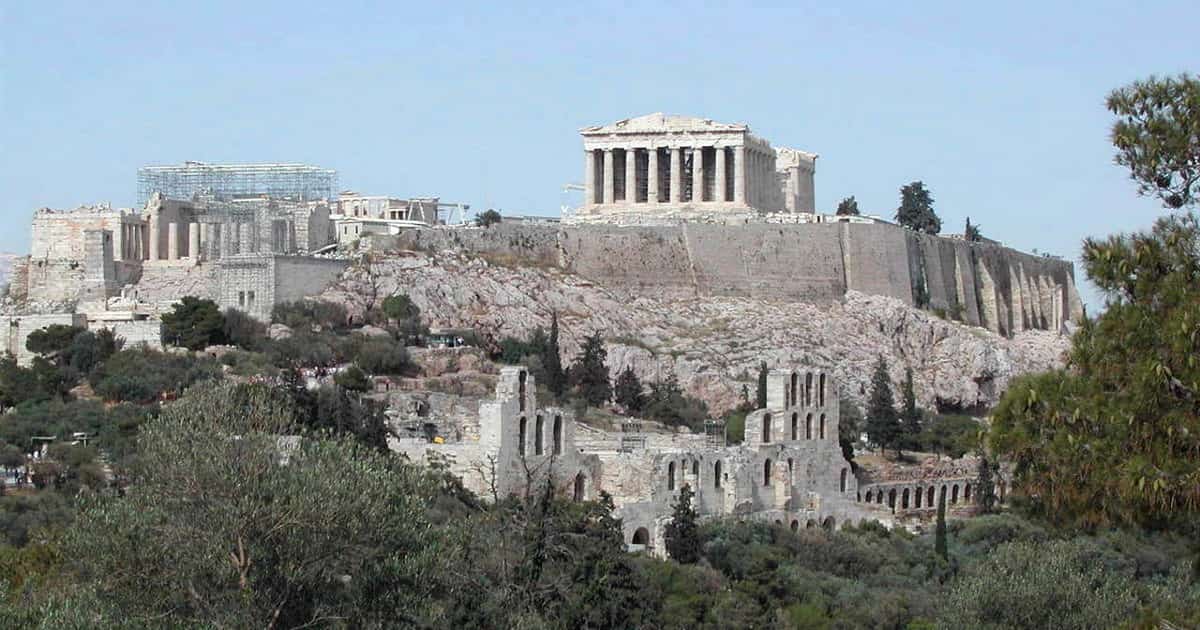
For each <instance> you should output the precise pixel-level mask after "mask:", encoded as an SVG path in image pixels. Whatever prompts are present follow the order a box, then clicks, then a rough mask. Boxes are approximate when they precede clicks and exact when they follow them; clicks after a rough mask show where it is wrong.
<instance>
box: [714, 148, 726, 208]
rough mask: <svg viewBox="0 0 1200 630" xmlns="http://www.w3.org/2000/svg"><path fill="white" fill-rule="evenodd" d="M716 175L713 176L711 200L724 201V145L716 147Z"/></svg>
mask: <svg viewBox="0 0 1200 630" xmlns="http://www.w3.org/2000/svg"><path fill="white" fill-rule="evenodd" d="M716 151H717V164H716V166H715V169H716V173H715V175H716V177H714V178H713V182H714V184H713V201H721V202H724V201H726V197H725V147H717V148H716Z"/></svg>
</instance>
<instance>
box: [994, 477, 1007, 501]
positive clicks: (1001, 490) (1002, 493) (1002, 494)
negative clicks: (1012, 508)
mask: <svg viewBox="0 0 1200 630" xmlns="http://www.w3.org/2000/svg"><path fill="white" fill-rule="evenodd" d="M996 486H997V487H998V488H1000V492H999V493H997V496H996V498H997V499H998V500H999V502H1000V503H1004V490H1005V487H1004V482H1003V481H1001V482H1000V483H998V484H996Z"/></svg>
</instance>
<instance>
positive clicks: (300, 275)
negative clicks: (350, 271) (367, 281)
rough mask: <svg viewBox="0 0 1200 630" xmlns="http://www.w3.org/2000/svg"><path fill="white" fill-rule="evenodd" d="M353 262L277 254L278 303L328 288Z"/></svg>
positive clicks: (276, 294)
mask: <svg viewBox="0 0 1200 630" xmlns="http://www.w3.org/2000/svg"><path fill="white" fill-rule="evenodd" d="M349 265H350V261H348V260H333V259H328V258H308V257H304V256H277V257H275V303H278V302H288V301H292V300H299V299H300V298H304V297H308V296H310V295H316V294H318V293H320V292H321V291H324V290H325V287H328V286H329V285H330V284H332V283H333V281H334V280H337V279H338V277H339V276H341V275H342V272H343V271H345V270H346V267H348V266H349Z"/></svg>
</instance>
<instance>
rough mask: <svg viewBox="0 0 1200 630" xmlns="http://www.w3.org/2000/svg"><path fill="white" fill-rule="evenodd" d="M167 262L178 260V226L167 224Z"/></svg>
mask: <svg viewBox="0 0 1200 630" xmlns="http://www.w3.org/2000/svg"><path fill="white" fill-rule="evenodd" d="M167 260H179V224H178V223H176V222H174V221H172V222H170V223H168V224H167Z"/></svg>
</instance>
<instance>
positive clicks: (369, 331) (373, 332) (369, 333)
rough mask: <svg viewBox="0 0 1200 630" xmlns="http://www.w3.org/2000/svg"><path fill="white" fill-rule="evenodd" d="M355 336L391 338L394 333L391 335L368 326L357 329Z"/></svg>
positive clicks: (380, 329)
mask: <svg viewBox="0 0 1200 630" xmlns="http://www.w3.org/2000/svg"><path fill="white" fill-rule="evenodd" d="M354 334H356V335H363V336H366V337H390V336H392V333H390V332H388V331H386V330H384V329H382V328H380V327H378V326H372V325H370V324H367V325H366V326H363V327H362V328H355V329H354Z"/></svg>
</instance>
